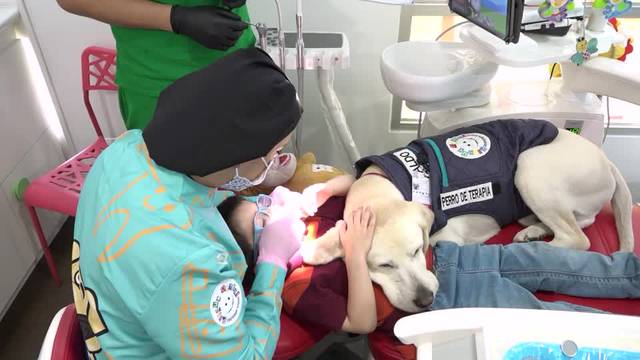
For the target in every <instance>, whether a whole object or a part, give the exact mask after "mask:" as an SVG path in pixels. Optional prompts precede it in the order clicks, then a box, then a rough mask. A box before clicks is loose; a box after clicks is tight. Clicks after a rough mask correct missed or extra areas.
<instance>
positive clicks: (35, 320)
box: [0, 219, 368, 360]
mask: <svg viewBox="0 0 640 360" xmlns="http://www.w3.org/2000/svg"><path fill="white" fill-rule="evenodd" d="M72 236H73V220H72V219H69V220H67V222H66V223H65V224H64V226H63V227H62V230H60V232H59V233H58V235H57V236H56V238H55V239H54V240H53V243H52V245H51V252H52V254H53V257H54V259H55V262H56V266H57V268H58V273H59V274H60V277H61V278H62V281H63V282H62V287H60V288H57V287H56V286H55V285H54V284H53V280H51V276H50V275H49V269H48V268H47V265H46V263H45V261H44V259H42V260H41V261H40V263H39V264H38V265H37V266H36V268H35V269H34V271H33V273H32V274H31V276H30V277H29V279H28V280H27V281H26V283H25V285H24V287H23V288H22V290H21V291H20V293H19V294H18V296H17V297H16V299H15V301H14V302H13V304H12V305H11V308H10V309H9V310H8V312H7V314H6V315H5V316H4V318H3V319H2V322H0V359H11V360H21V359H36V358H37V357H38V354H39V351H40V345H41V344H42V340H43V339H44V336H45V334H46V332H47V329H48V327H49V323H50V322H51V319H52V318H53V316H54V315H55V314H56V312H57V311H58V310H59V309H61V308H62V307H64V306H66V305H67V304H69V303H71V302H72V301H73V298H72V295H71V281H70V273H69V271H70V270H69V269H70V263H71V242H72ZM367 350H368V349H367V345H366V340H365V339H364V338H363V337H360V338H349V337H348V336H346V335H344V334H334V335H331V336H329V337H327V338H326V339H325V340H324V341H322V342H321V343H318V345H317V346H316V347H315V348H314V349H312V350H311V351H309V353H307V354H304V355H303V356H302V357H301V360H312V359H327V360H329V359H332V360H333V359H354V360H361V359H366V358H367V354H368V351H367Z"/></svg>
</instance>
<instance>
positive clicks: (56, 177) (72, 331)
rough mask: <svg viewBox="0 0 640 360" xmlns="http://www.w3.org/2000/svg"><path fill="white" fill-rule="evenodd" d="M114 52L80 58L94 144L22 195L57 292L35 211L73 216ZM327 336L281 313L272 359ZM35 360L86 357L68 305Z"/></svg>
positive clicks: (96, 151) (110, 84)
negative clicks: (93, 95)
mask: <svg viewBox="0 0 640 360" xmlns="http://www.w3.org/2000/svg"><path fill="white" fill-rule="evenodd" d="M115 59H116V52H115V50H112V49H105V48H100V47H95V46H91V47H88V48H86V49H85V50H84V51H83V52H82V83H83V93H84V103H85V105H86V108H87V112H88V114H89V118H90V119H91V123H92V125H93V127H94V129H95V131H96V135H97V140H96V141H95V142H94V143H93V144H92V145H90V146H89V147H87V148H86V149H84V150H83V151H81V152H80V153H78V154H77V155H75V156H73V157H72V158H71V159H69V160H67V161H66V162H64V163H63V164H61V165H60V166H58V167H56V168H55V169H53V170H51V171H49V172H48V173H47V174H45V175H43V176H41V177H40V178H38V179H37V180H34V181H33V182H32V183H31V184H30V185H29V186H28V187H27V188H26V191H25V193H24V194H23V198H24V201H25V204H26V205H27V207H28V208H29V212H30V214H31V216H32V220H33V225H34V228H35V229H36V232H37V233H38V237H39V239H40V244H41V245H42V248H43V250H44V252H45V258H46V260H47V263H48V265H49V269H50V271H51V275H52V277H53V279H54V281H55V282H56V284H57V285H58V286H59V284H60V280H59V278H58V273H57V271H56V268H55V264H54V262H53V258H52V257H51V255H50V253H49V248H48V246H47V242H46V239H45V238H44V233H43V232H42V229H41V227H40V222H39V220H38V217H37V214H36V212H35V207H40V208H44V209H49V210H52V211H57V212H61V213H64V214H67V215H69V216H75V213H76V207H77V205H78V197H79V195H80V189H81V188H82V184H83V182H84V175H85V174H86V173H88V172H89V170H90V168H91V164H92V163H93V161H92V160H94V159H95V158H97V157H98V155H100V153H101V152H102V150H104V149H105V148H106V147H107V143H106V141H105V138H104V136H103V134H102V131H101V129H100V125H99V123H98V121H97V119H96V116H95V113H94V111H93V108H92V106H91V101H90V97H89V93H90V91H94V90H100V91H105V90H106V91H116V90H117V86H116V84H115V78H114V77H115ZM326 333H327V332H326V331H324V330H320V329H316V328H313V327H309V326H302V325H301V324H299V323H298V322H296V321H294V320H293V319H292V318H290V317H289V316H287V315H286V314H285V313H282V315H281V316H280V338H279V339H278V345H277V347H276V352H275V354H274V359H277V360H285V359H291V358H293V357H296V356H299V355H300V354H302V353H304V352H305V351H307V350H309V349H310V348H311V347H312V346H313V345H314V344H315V343H317V342H318V341H320V340H321V339H322V338H323V337H324V336H325V335H326ZM39 359H47V360H48V359H52V360H76V359H77V360H84V359H86V352H85V349H84V341H83V339H82V333H81V331H80V324H79V322H78V320H77V318H76V311H75V306H74V305H73V304H69V305H67V306H66V307H64V308H62V309H60V310H59V311H58V313H57V314H56V315H55V316H54V318H53V320H52V322H51V324H50V325H49V330H48V331H47V335H46V337H45V340H44V341H43V345H42V348H41V350H40V356H39Z"/></svg>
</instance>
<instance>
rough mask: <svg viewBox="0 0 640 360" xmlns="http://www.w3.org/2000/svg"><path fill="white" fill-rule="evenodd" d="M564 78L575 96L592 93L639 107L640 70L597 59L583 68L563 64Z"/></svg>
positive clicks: (639, 67) (604, 59) (615, 61)
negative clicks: (581, 93) (577, 93)
mask: <svg viewBox="0 0 640 360" xmlns="http://www.w3.org/2000/svg"><path fill="white" fill-rule="evenodd" d="M562 77H563V78H564V85H565V86H566V87H567V88H568V89H570V90H572V91H574V92H591V93H594V94H597V95H605V96H610V97H612V98H616V99H620V100H624V101H628V102H630V103H634V104H637V105H640V66H637V65H636V66H632V65H629V64H627V63H624V62H622V61H618V60H614V59H610V58H605V57H602V56H598V57H595V58H593V59H591V60H589V61H586V62H584V63H583V64H582V65H580V66H576V65H574V64H572V63H570V62H565V63H562Z"/></svg>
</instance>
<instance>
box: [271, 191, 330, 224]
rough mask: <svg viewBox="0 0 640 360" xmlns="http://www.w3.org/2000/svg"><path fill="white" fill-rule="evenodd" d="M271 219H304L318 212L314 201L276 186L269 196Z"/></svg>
mask: <svg viewBox="0 0 640 360" xmlns="http://www.w3.org/2000/svg"><path fill="white" fill-rule="evenodd" d="M269 196H271V201H272V202H271V217H272V218H274V220H277V219H279V218H281V217H283V216H289V215H290V216H294V217H296V218H300V219H301V218H305V217H307V216H311V215H313V214H315V213H316V211H317V210H318V208H317V205H316V201H315V199H312V198H311V197H309V196H303V195H302V194H300V193H298V192H295V191H291V190H289V189H287V188H285V187H282V186H278V187H277V188H275V189H274V190H273V192H272V193H271V194H269Z"/></svg>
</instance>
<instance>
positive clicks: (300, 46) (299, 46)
mask: <svg viewBox="0 0 640 360" xmlns="http://www.w3.org/2000/svg"><path fill="white" fill-rule="evenodd" d="M296 32H297V34H298V39H297V41H296V52H297V64H296V67H297V70H298V95H299V97H300V103H301V104H302V105H304V39H303V36H302V0H298V7H297V12H296Z"/></svg>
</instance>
